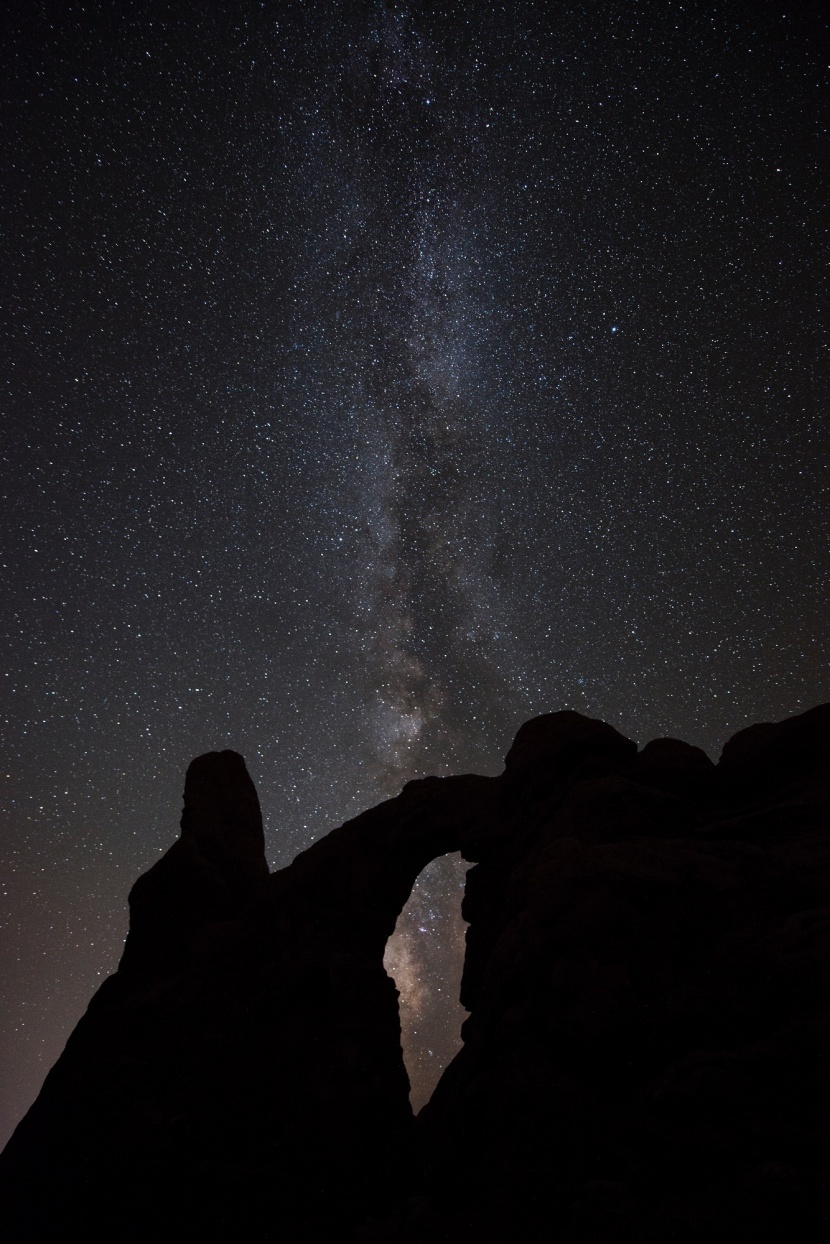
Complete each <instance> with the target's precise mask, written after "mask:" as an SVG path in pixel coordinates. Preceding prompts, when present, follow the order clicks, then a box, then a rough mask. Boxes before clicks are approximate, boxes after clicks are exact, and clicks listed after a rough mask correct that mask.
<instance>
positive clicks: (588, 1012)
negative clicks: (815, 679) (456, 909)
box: [0, 706, 830, 1244]
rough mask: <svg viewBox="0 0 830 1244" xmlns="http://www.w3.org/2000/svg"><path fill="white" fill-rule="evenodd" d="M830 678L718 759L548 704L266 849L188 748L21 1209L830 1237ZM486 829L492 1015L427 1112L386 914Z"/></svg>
mask: <svg viewBox="0 0 830 1244" xmlns="http://www.w3.org/2000/svg"><path fill="white" fill-rule="evenodd" d="M829 809H830V706H824V707H821V708H817V709H813V710H812V711H811V712H809V713H805V714H803V715H802V716H800V717H794V718H790V719H788V720H787V721H784V722H780V723H778V724H776V725H762V726H753V727H751V728H750V729H749V730H745V731H742V732H741V733H740V734H739V735H737V736H736V737H735V738H734V739H732V740H731V741H730V743H728V744H727V746H726V747H725V749H724V753H723V757H722V759H721V761H720V763H719V764H718V765H717V766H715V765H713V764H712V763H711V762H710V761H709V760H708V758H707V757H706V756H705V755H704V753H703V752H701V751H700V750H699V749H697V748H693V747H690V746H689V745H687V744H685V743H682V742H680V741H679V740H670V739H664V740H657V741H655V742H652V743H650V744H649V745H648V746H647V747H646V748H644V749H643V750H642V751H640V752H639V753H638V752H637V749H636V747H635V745H634V744H633V743H631V742H630V741H629V740H627V739H624V738H623V737H622V736H621V735H620V734H619V733H617V732H616V731H615V730H613V729H612V728H611V727H610V726H607V725H605V724H604V723H602V722H594V721H590V720H589V719H587V718H584V717H581V716H579V715H578V714H575V713H554V714H549V715H547V716H545V717H541V718H537V719H535V720H534V721H531V722H528V723H527V724H526V725H525V726H523V727H522V729H521V730H520V732H519V734H518V736H517V738H516V741H515V743H514V744H513V747H512V748H511V749H510V752H509V754H508V758H507V766H506V769H505V773H504V774H503V775H502V776H501V777H499V778H483V777H475V776H467V777H458V778H446V779H436V778H428V779H425V780H423V781H419V782H411V783H409V784H408V785H407V786H406V787H405V788H404V790H403V792H402V793H401V795H399V796H398V797H397V798H396V799H393V800H389V801H388V802H387V803H384V804H381V805H380V806H379V807H377V808H374V809H372V810H371V811H369V812H367V813H365V814H364V815H363V816H361V817H358V818H357V819H356V820H354V821H351V822H349V823H347V824H346V825H344V826H342V827H341V828H340V829H338V830H335V831H334V832H333V833H331V834H329V835H328V837H326V838H324V839H322V840H321V841H320V842H318V843H316V844H315V845H314V846H313V847H312V848H311V849H310V850H308V851H306V852H304V853H303V854H302V855H300V856H299V857H298V858H297V859H296V860H295V861H294V863H293V864H292V865H291V866H290V867H289V868H286V869H283V870H282V871H280V872H277V873H275V874H273V875H270V876H269V875H268V870H267V867H266V865H265V860H264V855H263V847H262V827H261V820H260V817H259V808H258V804H257V799H256V794H255V792H254V789H253V785H252V783H251V781H250V778H249V777H248V775H247V772H246V770H245V766H244V762H243V761H242V759H241V757H239V756H237V755H236V754H235V753H233V752H223V753H219V754H212V755H209V756H203V757H200V758H199V759H198V760H196V761H194V762H193V764H192V765H191V767H190V769H189V771H188V776H187V781H186V786H185V810H184V814H183V817H182V836H181V838H180V839H179V841H178V842H177V843H176V844H175V845H174V846H173V847H172V848H171V849H170V851H169V852H168V853H167V855H166V856H165V857H164V858H163V859H162V860H160V861H159V863H158V864H156V865H155V867H154V868H152V869H151V870H150V872H149V873H147V874H146V875H145V876H144V877H142V878H141V879H140V880H139V881H138V882H137V883H136V886H135V887H134V889H133V892H132V894H131V896H130V904H131V927H130V935H129V938H128V941H127V945H126V947H125V952H124V957H123V959H122V963H121V965H120V967H119V970H118V972H117V973H116V974H115V975H114V976H113V977H111V978H110V979H109V980H108V981H106V982H105V984H104V985H103V986H102V988H101V989H100V990H99V992H98V994H97V995H96V996H95V998H94V999H93V1001H92V1003H91V1004H90V1007H89V1010H88V1012H87V1014H86V1016H85V1017H84V1019H83V1020H82V1021H81V1023H80V1024H79V1025H78V1027H77V1029H76V1030H75V1032H74V1033H73V1035H72V1037H71V1038H70V1040H69V1042H68V1044H67V1047H66V1050H65V1051H64V1053H63V1055H62V1056H61V1058H60V1060H59V1061H58V1063H57V1064H56V1066H55V1067H54V1069H53V1070H52V1072H51V1073H50V1075H49V1077H48V1078H47V1080H46V1083H45V1085H44V1087H43V1090H42V1092H41V1094H40V1096H39V1098H38V1100H37V1101H36V1102H35V1104H34V1106H33V1107H32V1109H31V1110H30V1112H29V1114H28V1115H27V1116H26V1118H25V1119H24V1120H23V1122H22V1123H21V1124H20V1126H19V1127H18V1129H17V1131H16V1133H15V1135H14V1137H13V1138H12V1140H11V1141H10V1143H9V1145H8V1146H7V1148H6V1150H5V1152H4V1153H3V1155H2V1157H0V1238H2V1239H4V1240H7V1241H10V1242H15V1244H16V1242H18V1241H19V1242H23V1241H41V1240H42V1241H57V1240H65V1239H69V1238H72V1239H75V1238H78V1239H86V1240H96V1241H97V1240H104V1239H106V1240H119V1241H142V1242H144V1241H148V1242H149V1241H163V1242H166V1241H172V1240H191V1239H192V1240H205V1241H220V1240H230V1239H241V1240H245V1241H254V1242H255V1241H264V1240H275V1241H277V1240H279V1241H311V1240H317V1239H333V1240H343V1241H366V1242H367V1244H368V1242H369V1241H390V1242H391V1241H411V1242H412V1244H420V1242H421V1241H423V1242H424V1244H425V1242H426V1241H430V1242H432V1241H435V1242H436V1244H440V1242H441V1241H446V1242H447V1244H467V1242H469V1244H473V1242H474V1241H493V1242H495V1241H505V1240H518V1241H536V1240H549V1239H560V1240H563V1241H574V1242H575V1244H576V1242H579V1244H582V1242H585V1244H594V1242H595V1244H605V1242H608V1244H623V1242H626V1241H643V1242H652V1241H653V1242H654V1244H657V1242H658V1241H659V1242H661V1244H662V1242H663V1241H681V1242H688V1244H692V1242H698V1241H700V1242H703V1241H707V1242H708V1241H711V1240H717V1241H721V1240H722V1241H726V1240H730V1241H733V1240H738V1239H739V1240H770V1241H772V1240H781V1241H784V1240H787V1241H790V1240H798V1241H812V1240H816V1241H818V1240H819V1239H821V1240H822V1241H823V1240H824V1239H825V1238H827V1234H828V1230H830V824H829V823H828V822H830V817H828V810H829ZM455 850H461V852H462V853H463V855H464V856H465V858H467V859H468V860H471V861H474V862H475V867H474V868H472V869H471V870H470V871H469V873H468V879H467V890H466V895H465V900H464V915H465V917H466V919H467V920H468V921H469V922H470V927H469V930H468V934H467V953H466V959H465V967H464V978H463V982H462V1001H463V1002H464V1005H465V1006H466V1007H467V1008H468V1010H469V1011H470V1012H471V1014H470V1017H469V1019H468V1020H467V1022H466V1024H465V1028H464V1046H463V1048H462V1050H461V1052H460V1053H459V1055H458V1056H457V1058H456V1059H455V1060H454V1062H453V1063H452V1064H451V1066H450V1067H449V1068H448V1069H447V1071H446V1072H445V1074H444V1076H443V1078H442V1080H441V1082H440V1083H439V1085H438V1088H437V1089H436V1091H435V1093H434V1095H433V1098H432V1100H431V1102H430V1103H429V1105H428V1106H427V1107H426V1108H425V1109H424V1110H423V1111H422V1112H421V1114H420V1115H419V1116H418V1118H417V1120H414V1119H413V1117H412V1113H411V1110H410V1107H409V1102H408V1081H407V1077H406V1072H405V1069H404V1066H403V1061H402V1056H401V1048H400V1031H399V1025H398V1014H397V996H396V991H395V988H394V985H393V984H392V982H391V981H390V979H389V978H388V977H387V975H386V973H385V971H384V969H383V964H382V959H383V952H384V947H385V944H386V940H387V938H388V937H389V936H390V934H391V933H392V931H393V929H394V925H395V920H396V918H397V916H398V914H399V912H400V910H401V908H402V906H403V904H404V902H405V901H406V899H407V897H408V895H409V892H410V889H411V887H412V884H413V882H414V881H415V878H416V877H417V875H418V873H419V872H420V871H421V869H422V868H423V867H424V866H425V865H426V864H427V863H428V862H429V861H430V860H432V859H434V858H435V857H436V856H438V855H441V854H444V853H446V852H448V851H455Z"/></svg>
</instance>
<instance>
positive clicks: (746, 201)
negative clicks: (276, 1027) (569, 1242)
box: [0, 0, 830, 1142]
mask: <svg viewBox="0 0 830 1244" xmlns="http://www.w3.org/2000/svg"><path fill="white" fill-rule="evenodd" d="M2 20H3V24H4V30H3V32H2V33H3V38H2V45H3V51H2V53H0V55H2V59H3V80H4V83H5V91H4V106H3V109H2V125H3V140H4V150H5V153H6V160H5V176H4V179H3V188H2V200H1V201H0V222H2V233H3V238H4V251H3V271H4V278H3V282H2V287H3V296H2V303H3V313H2V314H3V343H4V367H3V372H2V375H3V389H2V418H3V435H2V438H0V459H1V460H2V481H3V488H2V492H3V513H4V523H3V532H4V536H3V548H2V553H3V556H2V568H3V582H4V589H3V592H2V596H0V613H2V631H3V652H4V659H3V662H2V665H3V668H2V683H3V684H4V689H3V712H2V722H3V737H4V747H3V796H2V802H3V822H2V831H0V881H2V894H0V903H2V906H1V907H0V939H1V940H0V996H2V997H3V999H4V1003H5V1004H4V1007H3V1008H2V1011H0V1068H2V1071H1V1072H0V1142H2V1141H4V1140H5V1139H6V1137H7V1136H8V1134H9V1132H10V1130H11V1128H12V1127H13V1126H14V1123H15V1122H16V1121H17V1119H18V1118H19V1117H20V1116H21V1114H22V1113H23V1112H24V1111H25V1109H26V1108H27V1106H28V1104H29V1103H30V1101H31V1100H32V1098H33V1097H34V1095H35V1094H36V1092H37V1090H38V1087H39V1085H40V1083H41V1081H42V1079H43V1076H44V1075H45V1073H46V1071H47V1070H48V1068H49V1066H50V1065H51V1064H52V1062H53V1061H54V1060H55V1058H56V1057H57V1055H58V1053H59V1052H60V1049H61V1048H62V1045H63V1042H64V1041H65V1039H66V1036H67V1035H68V1033H69V1031H70V1030H71V1028H72V1026H73V1025H74V1023H75V1022H76V1021H77V1019H78V1017H79V1016H80V1014H81V1013H82V1012H83V1009H84V1008H85V1006H86V1003H87V1002H88V999H89V997H90V995H91V993H92V992H93V990H94V989H95V988H96V987H97V985H98V984H99V983H100V981H101V979H102V978H103V977H104V976H105V975H106V974H107V973H109V972H110V971H112V970H113V969H114V967H115V966H116V964H117V962H118V957H119V954H120V950H121V946H122V943H123V938H124V935H125V929H126V895H127V892H128V890H129V887H130V886H131V884H132V882H133V881H134V880H135V878H136V877H137V876H138V875H139V874H140V873H141V872H142V871H144V870H145V869H146V868H147V867H148V866H149V865H150V864H152V863H153V862H154V861H155V859H157V858H158V856H159V854H160V853H161V852H162V851H163V850H165V849H166V848H167V847H168V846H169V845H170V844H171V842H172V841H173V840H174V839H175V837H176V835H177V832H178V816H179V810H180V800H181V788H182V783H183V775H184V770H185V767H186V765H187V763H188V761H189V760H190V758H191V757H193V756H195V755H197V754H199V753H201V752H203V751H206V750H209V749H212V748H221V747H233V748H235V749H237V750H239V751H241V752H242V753H243V754H244V756H245V757H246V760H247V762H248V765H249V768H250V771H251V774H252V776H253V778H254V780H255V782H256V784H257V787H258V790H259V793H260V799H261V802H262V805H263V810H264V813H265V817H266V841H267V849H268V854H269V860H270V862H271V865H272V867H279V866H283V865H285V864H287V863H288V862H289V861H290V860H291V859H292V858H293V856H294V855H295V854H296V853H297V852H298V851H299V850H301V849H303V848H304V847H306V846H308V845H309V844H310V843H311V842H312V841H314V840H315V839H316V838H317V837H319V836H320V835H322V834H323V833H325V832H327V831H328V830H329V829H330V828H332V827H333V826H335V825H337V824H339V823H340V822H342V821H343V820H344V819H346V818H347V817H349V816H353V815H355V814H356V813H358V812H359V811H361V810H362V809H364V808H365V807H368V806H370V805H372V804H374V803H376V802H377V801H378V800H379V799H381V798H383V797H386V796H388V795H391V794H394V793H395V792H396V791H397V790H398V789H400V786H401V785H402V784H403V782H404V781H406V780H408V779H409V778H411V777H416V776H420V775H423V774H426V773H438V774H446V773H454V772H464V771H474V772H481V773H497V772H499V771H500V769H501V767H502V759H503V756H504V754H505V752H506V751H507V748H508V746H509V744H510V741H511V739H512V737H513V734H514V733H515V731H516V729H517V728H518V726H519V725H520V724H521V722H522V721H524V720H526V719H527V718H528V717H530V716H532V715H534V714H537V713H540V712H544V711H550V710H555V709H561V708H573V709H577V710H579V711H580V712H584V713H587V714H589V715H591V716H596V717H601V718H603V719H605V720H607V721H609V722H611V723H612V724H613V725H615V726H617V727H618V728H619V729H621V730H622V731H624V732H625V733H627V734H628V735H629V736H630V737H632V738H635V739H637V740H638V741H639V742H640V743H645V742H646V741H648V739H650V738H654V737H656V736H660V735H666V734H669V735H679V736H681V737H683V738H686V739H688V740H689V741H691V742H693V743H696V744H698V745H700V746H703V747H705V748H706V749H707V751H708V752H709V753H710V755H712V756H713V758H716V757H717V755H718V753H719V751H720V748H721V746H722V744H723V742H724V741H725V739H726V738H728V737H729V735H730V734H732V733H734V732H735V731H736V730H738V729H740V728H741V727H743V726H744V725H746V724H748V723H750V722H752V721H757V720H764V719H777V718H780V717H783V716H785V715H787V714H790V713H795V712H798V711H801V710H804V709H806V708H809V707H810V706H812V705H814V704H816V703H820V702H822V701H825V700H828V699H830V676H829V675H828V668H829V667H828V654H829V653H828V650H829V649H830V642H829V641H828V628H827V617H828V591H827V588H828V577H830V552H828V541H827V514H828V492H829V491H830V489H829V488H828V485H829V484H830V470H828V461H829V460H830V454H828V449H830V445H828V440H830V432H828V415H827V400H828V399H827V395H828V391H830V375H829V374H828V365H827V355H826V328H827V322H828V316H827V310H828V309H827V302H826V283H825V280H824V272H823V266H824V264H825V262H826V257H827V229H828V213H827V202H828V198H830V195H828V186H827V168H828V151H827V122H828V108H827V87H828V77H829V76H830V74H829V73H828V64H830V39H828V24H830V23H829V22H828V17H827V16H826V14H825V9H824V6H823V5H821V4H810V3H804V2H799V3H796V4H793V5H788V4H785V3H781V4H777V5H772V4H767V3H764V2H763V0H760V2H759V0H755V2H753V3H738V2H736V0H721V2H717V0H712V2H711V3H702V2H701V3H695V2H692V0H683V2H682V3H681V2H678V0H626V2H625V3H623V2H622V0H596V2H588V0H586V2H584V3H572V2H571V0H563V3H561V4H558V5H541V4H534V3H523V2H522V0H518V2H517V3H510V4H507V3H496V2H494V3H492V4H482V3H467V4H462V3H455V4H447V5H440V4H432V3H426V4H425V3H420V4H415V3H413V4H405V3H400V4H396V3H386V4H381V3H365V2H361V0H357V2H355V0H349V2H348V3H346V2H341V0H327V2H326V3H316V2H315V0H305V2H303V3H300V2H299V0H298V2H289V3H274V2H271V0H264V2H263V3H252V2H251V0H237V2H235V3H228V4H225V5H205V4H202V3H200V4H196V3H195V2H190V0H176V3H172V2H168V3H164V2H162V0H118V3H115V0H106V2H105V0H88V2H86V3H77V2H75V0H61V3H54V2H52V0H40V2H38V3H34V2H33V3H27V4H22V3H20V4H13V5H10V6H7V7H6V10H5V16H4V17H3V19H2ZM462 888H463V866H462V864H461V863H460V861H458V860H454V859H452V858H450V857H447V858H445V859H443V860H439V861H436V863H434V864H433V865H431V866H430V868H429V869H428V870H427V872H426V873H425V874H424V875H423V876H422V879H421V880H420V882H419V883H418V886H417V887H416V890H415V892H414V894H413V898H412V900H411V902H410V904H409V906H408V907H407V908H406V909H405V911H404V913H403V915H402V917H401V921H400V922H399V929H398V932H397V933H396V935H395V938H394V939H393V941H392V943H390V947H389V949H388V952H387V963H388V965H389V967H390V970H392V971H393V972H394V973H395V975H396V977H397V979H398V982H399V985H400V987H401V989H402V998H401V1014H402V1023H403V1039H404V1047H405V1052H406V1056H407V1060H408V1065H409V1067H410V1074H411V1078H412V1080H413V1102H414V1103H415V1105H416V1106H418V1105H420V1104H422V1103H423V1101H424V1100H426V1099H427V1098H428V1096H429V1092H430V1091H431V1087H432V1084H433V1083H434V1080H435V1077H436V1075H437V1074H438V1071H439V1070H440V1067H441V1066H443V1064H444V1063H445V1062H446V1061H447V1060H448V1058H449V1057H450V1056H451V1054H452V1052H453V1051H454V1049H455V1048H456V1046H457V1042H458V1024H459V1020H460V1017H461V1014H462V1013H461V1011H460V1008H459V1007H458V1005H457V1003H456V1002H455V998H456V995H457V987H458V977H459V972H460V956H461V948H462V946H463V924H462V922H461V918H460V914H459V899H460V894H461V892H462Z"/></svg>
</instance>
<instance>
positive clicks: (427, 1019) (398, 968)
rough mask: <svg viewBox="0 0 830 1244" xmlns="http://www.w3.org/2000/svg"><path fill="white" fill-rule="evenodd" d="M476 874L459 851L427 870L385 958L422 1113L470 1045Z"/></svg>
mask: <svg viewBox="0 0 830 1244" xmlns="http://www.w3.org/2000/svg"><path fill="white" fill-rule="evenodd" d="M469 867H470V864H468V863H467V861H466V860H463V859H462V858H461V853H460V852H458V851H454V852H452V853H451V854H449V855H439V856H438V857H437V859H434V860H432V861H431V862H430V863H429V864H427V866H426V868H424V869H423V870H422V872H421V873H419V875H418V877H417V878H416V880H415V884H414V885H413V887H412V893H411V894H410V896H409V898H408V900H407V902H406V903H405V905H404V907H403V909H402V910H401V913H400V915H399V916H398V919H397V922H396V924H395V931H394V933H393V934H392V936H391V937H390V938H389V940H388V942H387V943H386V950H385V952H384V956H383V966H384V968H385V969H386V971H387V972H388V974H389V975H390V976H391V977H392V979H393V980H394V982H395V984H396V986H397V988H398V991H399V993H400V998H399V1001H398V1012H399V1015H400V1022H401V1045H402V1047H403V1057H404V1063H405V1065H406V1070H407V1073H408V1075H409V1083H410V1094H409V1100H410V1102H411V1103H412V1109H413V1110H414V1112H415V1113H416V1114H417V1113H418V1111H419V1110H420V1109H421V1107H422V1106H424V1105H426V1103H427V1102H428V1101H429V1099H430V1097H431V1096H432V1092H433V1090H434V1088H435V1086H436V1084H437V1083H438V1081H439V1079H440V1077H441V1073H442V1072H443V1070H444V1068H445V1067H446V1066H447V1065H448V1063H450V1062H451V1061H452V1059H453V1058H454V1057H455V1055H456V1054H457V1052H458V1051H459V1050H460V1048H461V1045H462V1041H461V1025H462V1024H463V1022H464V1020H465V1019H466V1017H467V1014H468V1012H467V1011H465V1009H464V1007H463V1006H462V1005H461V1003H460V1002H459V1000H458V994H459V989H460V985H461V973H462V970H463V967H464V936H465V933H466V930H467V923H466V921H465V920H464V919H463V918H462V915H461V900H462V898H463V896H464V882H465V878H466V875H467V869H468V868H469Z"/></svg>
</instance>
